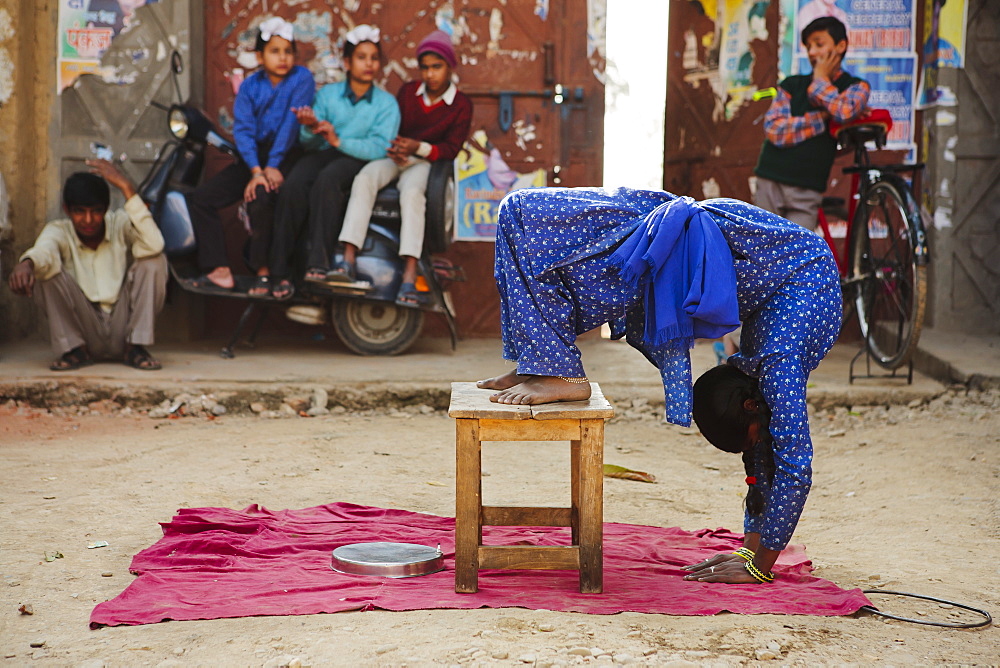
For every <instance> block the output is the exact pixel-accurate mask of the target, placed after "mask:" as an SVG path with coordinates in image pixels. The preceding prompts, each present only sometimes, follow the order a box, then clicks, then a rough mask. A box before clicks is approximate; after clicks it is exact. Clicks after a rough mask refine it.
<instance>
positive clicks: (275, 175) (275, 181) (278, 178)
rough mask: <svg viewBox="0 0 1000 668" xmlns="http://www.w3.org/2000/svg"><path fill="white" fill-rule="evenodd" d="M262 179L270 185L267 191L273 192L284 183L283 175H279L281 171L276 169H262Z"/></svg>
mask: <svg viewBox="0 0 1000 668" xmlns="http://www.w3.org/2000/svg"><path fill="white" fill-rule="evenodd" d="M264 178H266V179H267V182H268V183H269V184H271V187H270V188H269V190H270V191H271V192H274V191H275V190H277V189H278V188H280V187H281V184H282V183H284V182H285V175H284V174H282V173H281V170H280V169H278V168H276V167H265V168H264Z"/></svg>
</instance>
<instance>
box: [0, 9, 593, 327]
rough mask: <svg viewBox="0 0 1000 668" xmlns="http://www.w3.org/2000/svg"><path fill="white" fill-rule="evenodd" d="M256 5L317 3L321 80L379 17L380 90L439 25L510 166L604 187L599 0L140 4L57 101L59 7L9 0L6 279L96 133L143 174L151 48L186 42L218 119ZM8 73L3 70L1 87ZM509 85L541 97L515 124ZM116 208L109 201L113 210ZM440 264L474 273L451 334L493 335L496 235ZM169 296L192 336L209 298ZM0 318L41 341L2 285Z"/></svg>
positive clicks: (155, 131) (3, 161)
mask: <svg viewBox="0 0 1000 668" xmlns="http://www.w3.org/2000/svg"><path fill="white" fill-rule="evenodd" d="M66 1H67V0H64V3H65V2H66ZM69 4H73V3H69ZM76 4H77V5H78V4H79V3H76ZM67 6H69V5H67ZM74 6H76V5H74ZM88 7H89V5H88ZM265 7H266V8H267V10H266V11H269V12H272V13H293V14H295V15H299V14H301V13H305V14H307V16H304V17H303V21H304V24H308V23H309V20H310V18H309V16H308V14H309V12H313V15H314V16H315V25H314V26H313V27H314V29H315V31H316V34H315V35H314V39H312V40H306V41H305V42H306V43H304V46H305V49H304V51H305V54H304V55H305V57H306V59H307V61H309V62H311V63H312V64H314V65H315V68H314V69H318V70H322V71H323V72H324V73H327V72H332V74H331V76H335V75H336V70H337V62H336V59H337V41H338V40H339V39H340V38H341V37H342V35H343V32H344V30H343V29H344V28H345V27H346V26H347V25H348V24H351V23H360V22H365V21H367V22H374V23H380V24H385V25H386V26H387V27H388V28H389V29H388V30H384V32H383V34H388V35H389V36H390V37H391V39H390V40H389V41H388V42H387V46H388V47H389V48H388V49H387V50H388V51H389V53H388V63H389V67H388V68H387V77H386V80H385V81H384V82H383V83H384V84H385V85H386V87H387V88H388V89H389V90H390V92H395V89H396V88H397V87H398V86H399V85H400V84H401V83H402V81H403V80H405V79H408V78H413V77H415V76H416V62H415V60H414V59H413V58H412V53H411V52H412V49H413V47H414V46H415V44H416V42H417V41H419V39H420V38H421V37H422V36H423V35H424V34H426V33H427V32H429V31H430V30H432V29H434V28H435V27H440V26H441V25H442V24H444V25H447V26H449V27H450V28H451V29H452V30H454V31H456V34H457V35H458V36H459V46H458V51H459V54H460V57H461V58H462V60H463V62H462V64H461V66H460V71H461V77H462V80H461V85H462V88H463V90H465V91H466V92H467V93H470V94H471V95H472V96H473V98H474V101H475V104H476V116H475V118H474V124H473V130H474V131H475V130H478V131H480V132H481V133H483V134H485V136H486V137H487V138H488V139H489V142H490V143H491V144H492V145H493V146H495V147H496V148H497V149H498V151H499V152H500V154H501V155H502V156H503V157H504V158H505V160H506V161H507V162H508V164H509V166H510V167H511V168H512V169H513V170H515V171H516V172H520V173H528V172H531V171H534V170H537V169H539V168H541V169H544V170H546V176H547V180H548V183H549V184H557V183H561V184H562V185H598V184H600V183H601V165H602V162H603V116H604V83H603V72H604V51H603V43H604V18H605V2H604V0H400V1H398V2H396V1H394V2H392V3H389V2H380V1H371V2H368V1H363V0H341V1H339V2H335V3H329V2H321V1H319V0H295V1H294V2H292V1H291V0H288V1H287V2H280V1H279V2H273V3H260V2H258V1H257V0H227V1H226V2H221V3H200V2H191V1H190V0H157V1H156V2H155V3H153V4H148V5H147V6H145V7H141V8H139V10H137V13H136V19H135V20H136V21H137V22H138V23H141V24H143V25H142V26H141V29H135V28H132V29H129V30H125V31H122V32H121V33H120V34H118V35H117V36H116V37H115V38H114V41H113V43H112V44H111V45H110V48H109V49H108V50H107V52H106V53H104V55H103V56H102V58H101V60H100V61H99V62H100V66H101V67H106V68H107V70H106V71H107V73H108V74H109V75H110V76H107V77H105V76H103V75H102V76H85V77H82V78H81V79H80V80H78V81H77V82H76V83H75V84H74V85H73V86H72V87H71V88H67V89H65V90H64V91H63V92H62V94H57V88H58V87H59V86H57V83H58V82H57V78H59V74H58V73H59V72H60V69H59V68H60V66H61V64H60V63H59V62H58V58H59V56H60V55H65V54H64V52H65V51H66V49H65V44H64V42H65V41H68V40H64V39H62V38H61V35H64V34H65V33H66V30H65V26H62V27H60V25H59V11H58V9H59V2H57V0H6V2H5V4H4V5H3V9H4V10H5V11H6V15H5V17H6V16H9V20H8V19H7V18H5V17H4V18H3V19H2V20H0V48H4V49H6V51H7V52H8V55H9V61H10V65H9V68H8V67H7V61H6V60H4V58H3V56H2V53H0V70H3V69H4V68H6V69H12V71H13V75H12V82H13V83H12V86H13V89H12V94H11V95H10V98H9V99H8V100H7V101H6V102H0V175H2V177H3V179H4V183H5V185H6V190H7V192H8V194H9V199H10V207H9V211H10V215H9V223H10V228H11V230H12V232H13V238H12V239H11V238H8V239H7V240H6V241H0V244H2V249H3V250H2V256H0V257H2V258H3V261H2V264H0V268H2V272H3V277H2V278H3V279H4V281H6V275H7V273H9V271H10V268H11V266H12V263H13V261H14V260H15V259H16V258H17V257H18V256H19V255H20V253H21V252H23V250H24V249H26V248H27V247H29V246H30V245H31V244H32V243H33V241H34V239H35V237H36V236H37V234H38V232H39V231H40V229H41V228H42V226H43V225H44V224H45V222H46V220H48V219H50V218H52V217H55V216H57V215H59V209H60V207H59V192H60V187H61V183H62V181H63V180H64V178H65V177H66V176H67V175H68V174H69V173H71V172H72V171H76V170H77V169H81V168H82V161H83V160H84V159H85V158H87V157H89V146H90V142H92V141H100V142H103V143H110V144H112V148H113V150H114V152H115V155H116V156H118V155H120V154H122V153H125V154H126V155H127V156H128V160H127V161H126V162H125V169H126V171H127V172H128V173H129V174H130V175H131V176H132V177H133V179H135V180H136V181H139V180H141V177H142V176H143V175H144V174H145V171H146V169H148V165H149V162H150V161H151V160H152V159H153V158H154V157H155V155H156V152H157V150H158V149H159V145H160V143H162V141H163V140H164V139H165V138H166V132H165V127H164V124H163V123H162V118H161V117H160V116H159V115H157V114H156V113H154V111H155V110H154V111H150V110H149V109H148V103H149V101H150V100H153V99H156V100H159V101H160V102H164V103H169V102H171V101H172V100H173V94H172V90H170V87H171V85H172V84H171V83H170V81H169V78H168V77H167V76H166V73H165V70H164V60H163V59H161V58H160V55H161V52H163V51H164V50H166V52H167V53H169V50H170V49H171V48H178V49H179V50H181V52H182V54H183V55H184V57H185V59H186V61H187V65H188V70H187V72H186V74H185V77H184V78H183V79H182V87H183V89H184V90H183V95H184V96H185V97H186V96H188V95H190V96H191V98H192V99H193V100H194V101H196V102H197V103H200V104H202V105H203V106H205V107H206V109H207V110H208V111H209V113H210V115H211V116H212V117H213V118H218V119H220V120H224V118H225V114H226V109H227V105H230V104H231V99H232V79H231V77H232V75H233V74H234V68H235V67H236V66H237V56H238V53H236V51H237V50H238V48H239V46H240V45H241V44H242V42H244V41H246V40H245V37H246V35H247V34H249V33H248V31H250V30H252V28H253V27H254V26H253V25H251V24H252V23H253V21H254V19H255V17H258V16H259V15H260V14H261V13H262V12H263V11H265V10H264V9H263V8H265ZM229 24H232V26H231V27H230V28H229V30H228V31H226V30H224V28H226V27H227V26H229ZM203 28H204V33H203V32H202V29H203ZM210 28H211V29H212V30H213V32H210V30H209V29H210ZM216 28H218V30H216ZM10 30H12V31H13V35H12V36H11V35H8V34H7V33H8V32H9V31H10ZM324 31H326V32H324ZM87 39H88V40H90V39H92V38H91V37H87ZM546 43H548V44H549V46H546ZM216 48H218V49H220V51H219V52H216V51H215V49H216ZM547 52H548V53H549V56H548V58H547V57H546V53H547ZM206 53H207V54H208V57H205V54H206ZM546 63H548V64H549V65H548V66H547V65H546ZM62 71H63V72H65V66H63V70H62ZM5 74H7V72H6V70H4V71H0V92H2V91H3V90H4V88H3V86H4V82H5V81H6V79H5V78H4V75H5ZM556 84H562V85H564V86H566V90H565V92H564V96H563V97H562V98H561V101H562V102H563V106H562V107H560V108H556V106H555V105H556V104H557V103H556V101H555V98H556ZM227 90H228V93H227ZM504 91H515V92H535V93H541V94H540V95H537V96H534V95H529V96H517V95H515V96H514V98H513V116H512V118H511V121H512V122H511V125H510V126H509V127H501V126H502V125H503V124H502V123H500V113H499V106H500V104H499V99H500V98H499V94H500V93H501V92H504ZM223 124H224V123H223ZM215 167H216V168H217V167H218V165H217V164H216V165H215ZM0 199H2V193H0ZM117 204H120V202H118V201H116V200H114V199H113V200H112V206H115V205H117ZM0 220H2V218H0ZM0 234H2V233H0ZM8 236H9V235H8ZM449 257H450V258H451V259H452V260H453V261H455V262H456V263H457V264H460V265H462V266H464V267H465V268H466V271H467V273H468V274H469V282H468V283H466V284H462V285H459V286H457V288H456V294H455V297H456V303H457V304H458V310H459V324H460V333H461V334H463V335H466V336H496V335H497V333H498V332H499V309H498V304H497V299H496V296H495V292H496V289H495V284H494V282H493V278H492V257H493V248H492V243H491V242H481V241H479V242H459V243H456V244H454V245H453V248H452V250H451V251H450V253H449ZM175 297H176V298H177V299H175V300H174V302H175V303H171V304H168V307H167V308H168V309H171V312H170V314H169V319H170V320H171V322H172V323H173V324H174V328H173V330H174V333H177V331H178V330H180V338H190V337H196V336H198V334H199V333H201V332H202V331H204V327H203V326H202V322H201V321H202V320H203V319H204V316H205V314H206V313H207V314H210V316H211V314H212V311H213V309H212V307H211V305H210V304H207V303H206V302H205V301H203V300H201V299H194V301H192V298H191V297H190V295H187V294H186V293H181V292H180V291H175ZM178 302H179V304H178ZM0 314H2V317H0V341H10V340H20V339H24V338H28V337H44V336H45V327H44V323H43V322H42V320H41V319H40V317H39V315H38V313H37V310H36V308H35V306H34V305H33V304H32V303H31V301H30V300H27V299H24V298H20V297H15V296H13V295H12V294H11V293H10V291H9V290H8V289H6V288H5V287H4V288H0ZM161 320H162V318H161ZM177 323H182V325H180V326H178V325H177Z"/></svg>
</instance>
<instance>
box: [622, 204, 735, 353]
mask: <svg viewBox="0 0 1000 668" xmlns="http://www.w3.org/2000/svg"><path fill="white" fill-rule="evenodd" d="M611 263H612V265H613V266H616V267H618V269H619V271H620V273H621V276H622V279H623V280H625V281H626V282H627V283H631V284H633V285H634V286H635V287H636V289H637V291H643V296H644V306H645V312H646V321H645V328H644V330H643V340H644V341H645V343H646V344H647V345H649V346H663V345H665V344H668V343H672V342H676V343H683V344H685V345H686V347H688V348H690V347H692V346H693V345H694V339H695V338H705V339H716V338H719V337H720V336H722V335H723V334H725V333H727V332H731V331H732V330H734V329H736V327H738V326H739V320H740V318H739V305H738V304H737V301H736V270H735V269H734V268H733V254H732V251H731V250H730V249H729V244H728V243H727V242H726V238H725V237H724V236H723V234H722V231H721V230H720V229H719V226H718V225H716V224H715V221H714V220H713V218H712V214H711V213H709V212H708V211H706V210H705V209H703V208H702V207H701V206H700V205H698V204H697V203H696V202H695V201H694V200H693V199H692V198H690V197H678V198H676V199H673V200H670V201H669V202H666V203H664V204H661V205H660V206H658V207H656V208H655V209H653V210H652V211H651V212H650V213H649V215H647V216H646V220H645V224H644V225H640V226H639V227H637V228H636V230H635V231H634V232H632V234H630V235H629V237H628V238H627V239H625V241H624V242H623V243H622V245H621V246H619V247H618V249H617V250H616V251H615V252H614V253H613V254H612V256H611Z"/></svg>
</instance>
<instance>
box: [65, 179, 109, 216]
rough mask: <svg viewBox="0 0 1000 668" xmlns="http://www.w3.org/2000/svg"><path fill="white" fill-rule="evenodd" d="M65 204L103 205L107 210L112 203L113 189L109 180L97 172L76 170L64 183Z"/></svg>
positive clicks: (67, 205) (69, 205) (72, 205)
mask: <svg viewBox="0 0 1000 668" xmlns="http://www.w3.org/2000/svg"><path fill="white" fill-rule="evenodd" d="M63 204H65V205H66V208H67V209H68V208H70V207H74V206H88V207H103V208H104V210H105V211H107V209H108V206H109V205H110V204H111V189H110V188H108V182H107V181H105V180H104V179H102V178H101V177H100V176H98V175H97V174H91V173H90V172H76V173H75V174H71V175H70V177H69V178H68V179H66V183H65V184H64V185H63Z"/></svg>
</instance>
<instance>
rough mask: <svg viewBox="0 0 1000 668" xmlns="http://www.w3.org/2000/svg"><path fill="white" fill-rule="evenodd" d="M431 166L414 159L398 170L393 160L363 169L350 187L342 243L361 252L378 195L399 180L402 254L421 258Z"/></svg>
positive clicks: (369, 164) (341, 233)
mask: <svg viewBox="0 0 1000 668" xmlns="http://www.w3.org/2000/svg"><path fill="white" fill-rule="evenodd" d="M430 173H431V163H429V162H427V161H426V160H421V159H419V158H418V159H414V160H412V161H411V162H410V163H408V164H407V165H405V166H403V167H399V166H397V165H396V163H394V162H393V161H392V159H391V158H383V159H381V160H372V161H371V162H369V163H368V164H367V165H365V166H364V167H362V168H361V171H360V172H358V175H357V176H355V177H354V185H353V186H351V198H350V200H348V202H347V212H346V213H345V214H344V227H343V228H342V229H341V232H340V240H341V241H342V242H346V243H349V244H353V245H354V246H357V247H358V248H361V247H362V246H363V245H364V243H365V236H366V235H367V234H368V220H369V218H371V215H372V209H373V208H374V207H375V198H376V196H377V195H378V191H379V190H380V189H382V188H384V187H385V186H387V185H388V184H389V182H390V181H392V180H393V179H394V178H396V177H397V176H399V208H400V215H401V221H400V230H399V254H400V255H406V256H409V257H420V255H421V253H422V251H423V247H424V214H425V212H426V210H427V196H426V194H425V192H426V190H427V178H428V176H430Z"/></svg>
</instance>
